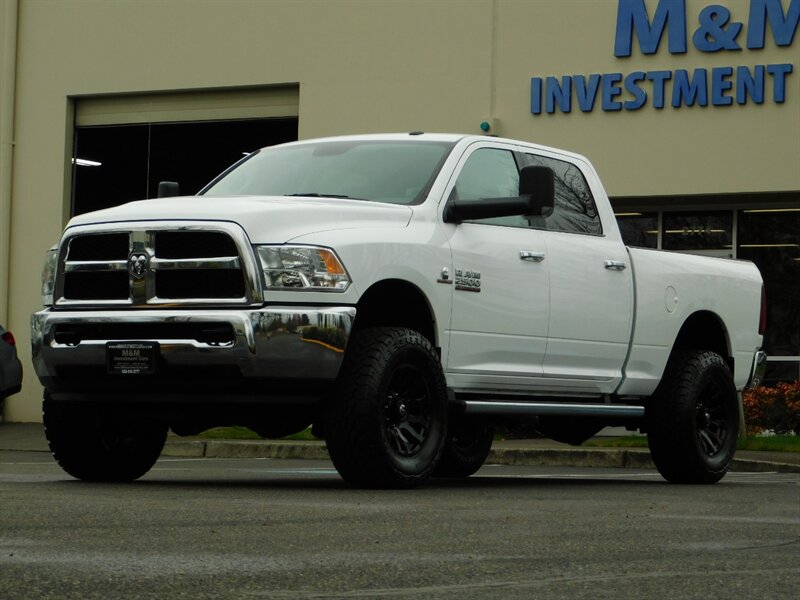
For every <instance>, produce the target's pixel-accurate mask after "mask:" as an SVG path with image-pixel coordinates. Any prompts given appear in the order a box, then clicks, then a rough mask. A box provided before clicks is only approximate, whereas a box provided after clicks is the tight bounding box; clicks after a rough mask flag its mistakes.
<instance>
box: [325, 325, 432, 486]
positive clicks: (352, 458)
mask: <svg viewBox="0 0 800 600" xmlns="http://www.w3.org/2000/svg"><path fill="white" fill-rule="evenodd" d="M446 432H447V390H446V385H445V380H444V374H443V373H442V368H441V363H440V361H439V356H438V355H437V353H436V351H435V350H434V348H433V346H431V344H430V342H429V341H428V340H427V339H426V338H425V337H424V336H423V335H422V334H420V333H419V332H417V331H413V330H411V329H406V328H401V327H374V328H369V329H364V330H362V331H360V332H358V333H357V334H356V335H355V336H353V339H352V340H351V342H350V345H349V346H348V349H347V357H346V358H345V363H344V365H343V366H342V373H341V374H340V378H339V383H338V389H337V391H336V393H335V395H334V397H333V398H332V399H331V401H330V403H329V405H328V407H327V424H326V428H325V440H326V443H327V446H328V452H329V453H330V456H331V460H333V464H334V466H335V467H336V469H337V470H338V471H339V474H340V475H341V476H342V477H343V478H344V479H345V480H346V481H347V482H348V483H351V484H353V485H356V486H364V487H389V488H397V487H413V486H416V485H419V484H421V483H423V482H424V481H425V480H426V479H427V478H428V477H429V476H430V475H431V473H432V472H433V469H434V468H435V466H436V463H437V462H438V460H439V456H440V454H441V451H442V445H443V444H444V440H445V435H446Z"/></svg>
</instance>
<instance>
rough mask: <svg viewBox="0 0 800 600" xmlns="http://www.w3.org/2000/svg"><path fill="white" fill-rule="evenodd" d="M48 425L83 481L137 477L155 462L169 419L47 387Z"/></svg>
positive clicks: (54, 446)
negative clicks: (74, 398) (72, 397)
mask: <svg viewBox="0 0 800 600" xmlns="http://www.w3.org/2000/svg"><path fill="white" fill-rule="evenodd" d="M42 410H43V420H44V431H45V437H46V438H47V443H48V444H49V446H50V451H51V452H52V453H53V457H54V458H55V459H56V462H58V464H59V465H60V466H61V468H62V469H64V471H66V472H67V473H69V474H70V475H72V476H73V477H75V478H77V479H82V480H84V481H107V482H111V481H116V482H124V481H133V480H134V479H138V478H139V477H141V476H142V475H144V474H145V473H147V472H148V471H149V470H150V468H151V467H152V466H153V465H154V464H155V462H156V460H157V459H158V457H159V455H160V454H161V450H162V449H163V447H164V442H165V441H166V438H167V425H166V424H165V423H159V422H157V421H149V420H146V419H143V418H141V417H138V416H137V415H136V414H135V413H133V412H132V411H125V410H120V409H119V408H117V407H114V406H109V405H107V404H100V403H95V402H56V401H53V400H51V399H50V398H49V397H48V396H47V394H46V393H45V398H44V403H43V405H42Z"/></svg>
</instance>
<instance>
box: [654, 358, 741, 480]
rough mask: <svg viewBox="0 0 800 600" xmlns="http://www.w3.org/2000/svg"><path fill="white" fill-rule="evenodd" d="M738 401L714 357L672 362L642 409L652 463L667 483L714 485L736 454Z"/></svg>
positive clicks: (726, 372) (728, 374) (729, 378)
mask: <svg viewBox="0 0 800 600" xmlns="http://www.w3.org/2000/svg"><path fill="white" fill-rule="evenodd" d="M738 402H739V400H738V395H737V393H736V387H735V385H734V383H733V377H732V375H731V372H730V369H729V368H728V365H727V364H726V363H725V361H724V360H723V359H722V357H721V356H720V355H719V354H716V353H715V352H710V351H690V352H685V353H682V354H680V355H678V356H675V357H673V359H671V360H670V362H669V364H668V365H667V371H666V373H665V375H664V379H663V380H662V382H661V384H660V385H659V388H658V390H656V393H655V395H654V396H653V398H651V401H650V403H649V404H648V406H647V408H646V413H645V419H646V425H647V432H648V433H647V441H648V445H649V446H650V454H651V456H652V458H653V462H654V463H655V465H656V468H657V469H658V471H659V472H660V473H661V475H662V476H663V477H664V479H666V480H667V481H670V482H672V483H716V482H717V481H719V480H720V479H722V478H723V477H724V476H725V473H727V472H728V469H729V468H730V464H731V461H732V460H733V456H734V454H735V452H736V438H737V436H738V433H739V408H738Z"/></svg>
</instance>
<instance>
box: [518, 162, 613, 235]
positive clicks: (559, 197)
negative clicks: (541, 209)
mask: <svg viewBox="0 0 800 600" xmlns="http://www.w3.org/2000/svg"><path fill="white" fill-rule="evenodd" d="M523 160H524V161H525V165H526V166H527V165H538V166H542V167H550V168H551V169H552V170H553V173H554V174H555V178H556V181H555V193H556V197H555V205H554V207H553V213H552V214H551V215H549V216H543V217H535V218H534V220H533V221H532V223H531V226H532V227H534V228H536V229H547V230H549V231H566V232H568V233H584V234H589V235H602V233H603V226H602V224H601V223H600V215H598V214H597V206H596V205H595V202H594V197H593V196H592V191H591V190H590V189H589V184H588V183H587V182H586V178H585V177H584V176H583V173H581V170H580V169H579V168H578V167H577V166H575V165H573V164H572V163H569V162H567V161H564V160H557V159H555V158H547V157H545V156H538V155H535V154H525V155H524V157H523Z"/></svg>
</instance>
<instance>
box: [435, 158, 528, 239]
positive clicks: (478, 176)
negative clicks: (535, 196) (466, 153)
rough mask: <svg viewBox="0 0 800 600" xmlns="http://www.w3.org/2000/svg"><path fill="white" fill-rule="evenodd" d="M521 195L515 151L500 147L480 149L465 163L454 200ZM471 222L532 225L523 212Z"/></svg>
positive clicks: (478, 200) (456, 186) (516, 225)
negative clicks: (521, 213)
mask: <svg viewBox="0 0 800 600" xmlns="http://www.w3.org/2000/svg"><path fill="white" fill-rule="evenodd" d="M514 196H519V169H518V167H517V161H516V159H515V158H514V154H513V153H512V152H511V151H509V150H500V149H498V148H480V149H478V150H476V151H475V152H473V153H472V154H471V155H470V157H469V158H468V159H467V162H466V163H464V167H463V168H462V169H461V173H459V175H458V179H457V180H456V185H455V187H453V191H452V192H451V193H450V200H459V201H461V202H480V201H481V200H483V199H485V198H510V197H514ZM468 222H469V223H483V224H487V225H505V226H508V227H528V226H529V221H528V219H527V218H526V217H524V216H522V215H514V216H511V217H493V218H490V219H476V220H472V221H468Z"/></svg>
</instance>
